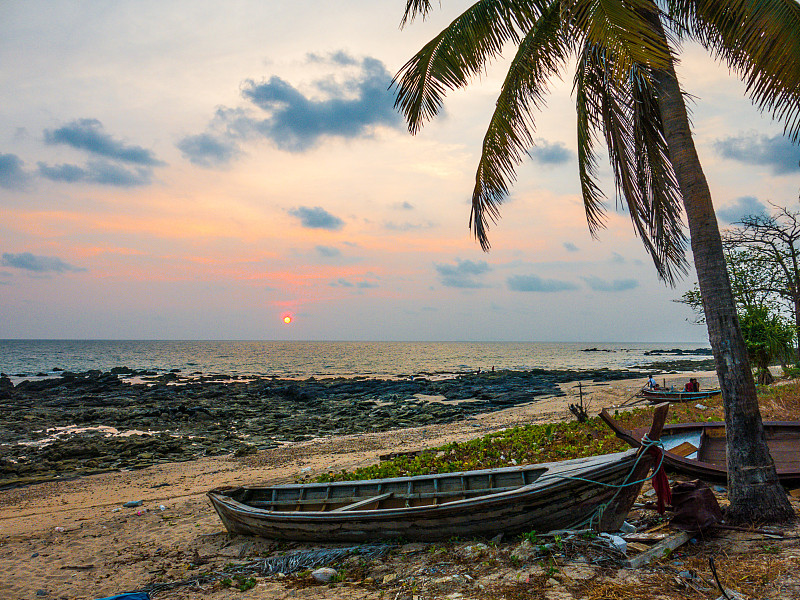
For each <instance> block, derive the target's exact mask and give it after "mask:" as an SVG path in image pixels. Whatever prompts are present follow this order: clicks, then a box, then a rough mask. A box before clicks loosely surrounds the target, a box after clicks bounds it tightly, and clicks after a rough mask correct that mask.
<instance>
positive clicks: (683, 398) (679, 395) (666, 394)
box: [639, 389, 722, 402]
mask: <svg viewBox="0 0 800 600" xmlns="http://www.w3.org/2000/svg"><path fill="white" fill-rule="evenodd" d="M721 393H722V390H719V389H716V390H703V391H700V392H683V391H680V390H668V389H658V390H651V389H643V390H641V391H640V392H639V395H640V396H642V397H643V398H647V399H648V400H650V401H651V402H695V401H697V400H703V399H705V398H711V397H712V396H717V395H718V394H721Z"/></svg>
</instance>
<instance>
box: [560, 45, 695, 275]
mask: <svg viewBox="0 0 800 600" xmlns="http://www.w3.org/2000/svg"><path fill="white" fill-rule="evenodd" d="M612 63H613V59H612V58H610V57H609V55H608V52H607V50H606V49H605V48H601V47H598V46H592V45H589V44H587V46H586V47H585V48H584V50H583V52H582V53H581V60H580V64H579V69H578V75H576V86H575V87H576V91H577V94H578V99H579V106H578V115H579V162H580V163H581V164H580V165H579V166H580V167H581V181H582V189H583V191H584V206H585V207H586V213H587V220H588V221H589V222H590V223H591V222H592V221H593V220H594V221H597V220H598V215H600V216H602V213H601V212H600V210H601V208H602V205H600V204H598V203H597V201H596V193H595V191H596V190H597V185H596V183H594V179H595V177H594V175H593V172H592V170H593V168H594V155H593V154H592V152H591V147H590V146H589V145H588V144H590V143H591V139H592V137H591V132H594V131H597V130H600V129H602V131H603V133H604V136H605V141H606V145H607V147H608V151H609V158H610V160H611V164H612V167H613V169H614V179H615V182H616V188H617V198H618V201H619V202H622V203H623V204H625V205H627V209H628V212H629V214H630V217H631V221H632V222H633V225H634V229H635V231H636V233H637V234H638V235H639V237H640V238H641V239H642V242H643V243H644V246H645V248H646V250H647V252H648V253H649V254H650V256H651V257H652V259H653V262H654V264H655V266H656V269H657V270H658V273H659V275H660V276H661V277H662V278H663V279H664V280H665V281H666V282H667V283H670V284H674V282H675V280H676V278H677V276H678V275H679V274H682V273H685V271H686V266H687V263H686V259H685V252H684V250H685V243H686V238H685V236H684V234H683V229H682V228H683V225H682V223H681V220H680V215H681V195H680V192H679V189H678V185H677V182H676V180H675V177H674V174H673V172H672V167H671V163H670V161H669V154H668V150H667V146H666V142H665V140H664V136H663V132H662V130H661V119H660V114H659V110H658V103H657V100H656V98H655V94H654V90H653V85H652V82H651V80H650V77H649V74H648V72H647V71H646V70H643V69H642V68H638V67H637V68H635V69H633V70H632V71H631V73H630V76H629V78H628V80H627V81H626V82H624V83H622V84H617V83H616V82H615V81H614V80H613V79H612V78H611V77H610V76H609V74H608V72H609V70H611V69H613V68H614V67H613V65H612ZM582 157H583V158H582ZM587 189H588V193H587Z"/></svg>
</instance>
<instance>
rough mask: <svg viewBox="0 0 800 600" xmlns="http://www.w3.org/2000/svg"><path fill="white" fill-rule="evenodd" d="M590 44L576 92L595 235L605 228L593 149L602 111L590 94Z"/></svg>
mask: <svg viewBox="0 0 800 600" xmlns="http://www.w3.org/2000/svg"><path fill="white" fill-rule="evenodd" d="M589 52H590V47H589V46H584V48H583V51H582V52H581V55H580V57H579V60H578V64H577V68H576V71H575V77H574V82H573V91H574V93H575V104H576V112H577V116H578V174H579V177H580V183H581V194H582V196H583V206H584V209H585V211H586V222H587V223H588V224H589V232H590V233H591V234H592V237H593V238H596V237H597V230H598V229H600V228H602V227H605V206H604V203H605V195H604V194H603V192H602V190H601V189H600V187H599V186H598V185H597V178H598V172H597V155H596V153H595V151H594V144H595V142H596V135H597V134H598V133H599V132H601V131H602V123H601V122H600V119H599V115H600V113H601V109H600V105H599V104H598V98H597V96H596V95H595V94H593V93H589V90H590V89H595V88H596V87H597V85H599V84H598V82H596V81H593V82H590V80H591V79H592V78H593V77H594V76H595V75H596V71H595V67H594V65H593V64H592V61H591V60H590V59H591V57H590V56H588V53H589Z"/></svg>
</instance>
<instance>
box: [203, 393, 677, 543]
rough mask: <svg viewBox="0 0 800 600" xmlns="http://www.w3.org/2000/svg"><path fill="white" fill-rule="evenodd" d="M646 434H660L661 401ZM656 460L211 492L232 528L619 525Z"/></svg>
mask: <svg viewBox="0 0 800 600" xmlns="http://www.w3.org/2000/svg"><path fill="white" fill-rule="evenodd" d="M667 408H668V405H666V404H665V405H664V406H663V411H662V410H661V409H658V410H659V411H660V412H659V413H658V415H659V416H658V417H657V419H656V420H655V421H654V424H653V427H652V428H651V431H652V432H651V433H650V434H649V435H650V438H651V439H658V434H659V433H660V430H661V427H662V426H663V424H664V420H665V419H666V409H667ZM651 465H652V458H651V456H650V455H649V454H647V453H640V452H637V451H634V450H629V451H627V452H619V453H616V454H607V455H602V456H592V457H589V458H580V459H574V460H567V461H562V462H553V463H543V464H536V465H528V466H513V467H504V468H499V469H486V470H480V471H466V472H460V473H443V474H438V475H418V476H410V477H397V478H391V479H375V480H365V481H341V482H334V483H310V484H286V485H277V486H271V487H247V486H245V487H225V488H218V489H214V490H211V491H210V492H209V493H208V497H209V499H210V500H211V504H212V505H213V506H214V509H215V510H216V511H217V514H218V515H219V517H220V519H221V520H222V523H223V524H224V525H225V528H226V529H227V530H228V531H229V532H230V533H232V534H243V535H255V536H260V537H266V538H275V539H286V540H300V541H316V542H353V541H356V542H358V541H364V540H372V539H396V538H403V539H406V540H420V541H433V540H441V539H448V538H453V537H492V536H494V535H496V534H498V533H501V532H502V533H504V534H515V533H521V532H526V531H532V530H537V531H551V530H555V529H567V528H571V527H577V526H579V525H583V524H586V523H589V522H591V521H594V522H593V523H592V524H593V525H594V526H596V527H597V528H598V529H600V530H602V531H616V530H618V529H619V528H620V526H621V525H622V522H623V521H624V519H625V517H626V515H627V514H628V511H629V510H630V508H631V506H632V504H633V502H634V500H635V499H636V497H637V496H638V494H639V491H640V489H641V486H642V481H643V480H644V479H645V477H646V476H647V473H648V471H649V469H650V467H651Z"/></svg>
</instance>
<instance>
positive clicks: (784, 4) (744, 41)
mask: <svg viewBox="0 0 800 600" xmlns="http://www.w3.org/2000/svg"><path fill="white" fill-rule="evenodd" d="M666 5H667V6H666V11H667V13H668V14H669V16H670V18H671V19H672V20H673V21H675V22H676V23H679V24H680V25H681V26H682V27H685V28H686V30H687V31H688V32H690V34H691V35H692V37H694V38H695V39H697V40H698V41H699V42H700V43H702V44H703V45H704V46H705V47H706V48H707V49H708V50H709V51H710V52H712V54H713V55H714V56H716V57H717V58H720V59H722V60H724V61H725V62H726V63H727V64H728V66H729V67H730V68H731V70H733V71H736V72H737V73H738V74H739V75H740V76H741V77H742V79H743V80H744V82H745V84H746V85H747V93H748V95H749V96H750V97H751V99H752V100H753V103H754V104H755V105H756V106H757V107H758V108H759V110H762V111H767V112H771V113H772V115H773V117H774V118H776V119H780V120H782V121H783V122H784V127H785V133H787V134H788V135H789V137H790V139H791V140H792V141H793V142H797V141H798V140H800V36H798V33H797V32H798V31H800V4H798V2H797V1H796V0H761V1H759V2H754V1H753V0H727V1H726V2H720V1H719V0H669V1H668V2H666Z"/></svg>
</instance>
